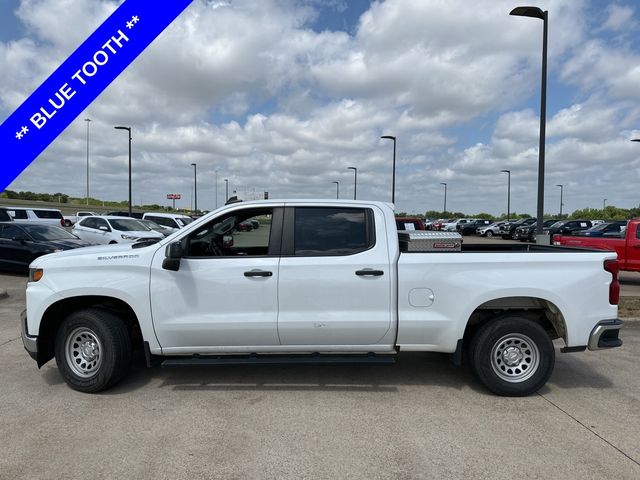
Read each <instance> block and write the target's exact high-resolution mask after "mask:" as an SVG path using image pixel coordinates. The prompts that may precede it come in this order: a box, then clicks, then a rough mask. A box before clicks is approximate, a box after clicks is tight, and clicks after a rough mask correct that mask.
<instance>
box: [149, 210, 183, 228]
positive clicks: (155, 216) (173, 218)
mask: <svg viewBox="0 0 640 480" xmlns="http://www.w3.org/2000/svg"><path fill="white" fill-rule="evenodd" d="M142 218H144V219H145V220H151V221H152V222H156V223H157V224H159V225H164V226H165V227H171V228H184V227H186V226H187V225H189V224H190V223H191V222H193V218H191V217H189V216H187V215H179V214H177V213H155V212H153V213H151V212H150V213H145V214H144V215H143V216H142Z"/></svg>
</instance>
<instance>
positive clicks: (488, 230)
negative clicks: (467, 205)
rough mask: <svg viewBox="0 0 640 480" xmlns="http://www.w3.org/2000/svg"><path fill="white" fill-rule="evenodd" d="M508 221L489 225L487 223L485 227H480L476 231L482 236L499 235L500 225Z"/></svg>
mask: <svg viewBox="0 0 640 480" xmlns="http://www.w3.org/2000/svg"><path fill="white" fill-rule="evenodd" d="M505 223H507V222H494V223H491V224H489V225H485V226H483V227H479V228H478V229H477V230H476V233H477V234H478V235H480V236H482V237H487V238H491V237H493V236H494V235H498V234H499V232H500V227H502V225H504V224H505Z"/></svg>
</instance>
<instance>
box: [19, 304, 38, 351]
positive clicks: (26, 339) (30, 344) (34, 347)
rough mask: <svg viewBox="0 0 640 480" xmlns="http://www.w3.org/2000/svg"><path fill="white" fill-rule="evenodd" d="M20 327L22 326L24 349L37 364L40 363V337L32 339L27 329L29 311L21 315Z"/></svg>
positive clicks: (24, 311)
mask: <svg viewBox="0 0 640 480" xmlns="http://www.w3.org/2000/svg"><path fill="white" fill-rule="evenodd" d="M20 325H21V326H22V344H23V345H24V349H25V350H26V351H27V352H28V353H29V356H30V357H31V358H33V359H34V360H35V361H36V362H37V361H38V337H37V336H36V337H32V336H30V335H29V331H28V329H27V311H26V310H23V311H22V313H21V314H20Z"/></svg>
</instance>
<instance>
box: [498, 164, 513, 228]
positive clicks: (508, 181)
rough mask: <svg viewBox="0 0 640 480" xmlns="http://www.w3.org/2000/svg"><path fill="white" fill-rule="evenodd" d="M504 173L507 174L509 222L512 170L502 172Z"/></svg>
mask: <svg viewBox="0 0 640 480" xmlns="http://www.w3.org/2000/svg"><path fill="white" fill-rule="evenodd" d="M500 172H502V173H506V174H507V175H508V176H507V222H508V221H509V214H510V211H511V170H500Z"/></svg>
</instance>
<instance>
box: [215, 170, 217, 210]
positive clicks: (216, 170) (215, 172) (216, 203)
mask: <svg viewBox="0 0 640 480" xmlns="http://www.w3.org/2000/svg"><path fill="white" fill-rule="evenodd" d="M215 173H216V209H217V208H218V170H216V171H215Z"/></svg>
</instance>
